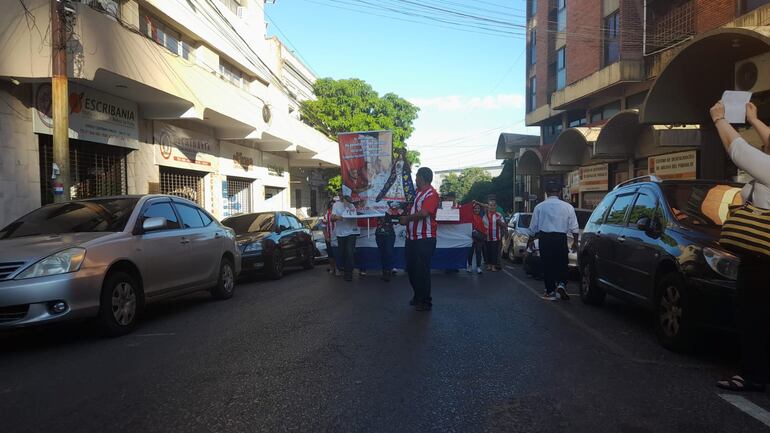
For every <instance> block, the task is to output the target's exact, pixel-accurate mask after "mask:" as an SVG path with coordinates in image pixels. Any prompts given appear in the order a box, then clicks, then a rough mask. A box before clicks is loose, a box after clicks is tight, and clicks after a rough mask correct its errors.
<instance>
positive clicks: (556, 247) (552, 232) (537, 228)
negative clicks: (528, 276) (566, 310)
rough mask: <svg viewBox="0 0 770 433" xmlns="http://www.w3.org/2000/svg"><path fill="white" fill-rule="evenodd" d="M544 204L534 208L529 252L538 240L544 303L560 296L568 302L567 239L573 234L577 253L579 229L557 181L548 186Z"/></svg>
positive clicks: (548, 183)
mask: <svg viewBox="0 0 770 433" xmlns="http://www.w3.org/2000/svg"><path fill="white" fill-rule="evenodd" d="M545 192H546V195H547V198H546V199H545V201H543V202H541V203H539V204H538V205H537V206H535V209H534V210H533V211H532V220H531V221H530V223H529V231H530V233H531V234H532V235H531V236H530V237H529V241H528V243H527V248H532V245H533V243H534V242H535V239H537V240H538V246H539V247H540V260H541V262H542V266H543V281H544V282H545V294H544V295H543V299H547V300H550V301H555V300H557V299H558V298H557V295H558V297H559V298H561V299H562V300H564V301H568V300H569V295H568V294H567V276H568V275H569V247H568V246H567V235H568V234H572V237H573V241H574V242H573V243H572V250H573V252H577V247H578V236H579V234H580V226H578V221H577V215H575V208H574V207H572V205H571V204H569V203H567V202H566V201H563V200H561V199H560V198H559V196H560V195H561V187H560V185H559V183H558V182H556V181H553V180H551V181H548V182H547V183H546V187H545Z"/></svg>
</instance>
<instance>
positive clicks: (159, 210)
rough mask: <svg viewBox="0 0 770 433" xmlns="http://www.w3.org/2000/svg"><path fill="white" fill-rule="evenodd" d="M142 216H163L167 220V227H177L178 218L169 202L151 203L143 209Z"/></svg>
mask: <svg viewBox="0 0 770 433" xmlns="http://www.w3.org/2000/svg"><path fill="white" fill-rule="evenodd" d="M144 218H145V219H147V218H165V219H166V221H168V225H166V228H167V229H178V228H179V220H178V219H177V217H176V214H175V213H174V209H173V208H172V207H171V203H169V202H162V203H153V204H151V205H150V207H149V208H147V210H146V211H144Z"/></svg>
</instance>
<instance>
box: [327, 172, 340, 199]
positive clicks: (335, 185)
mask: <svg viewBox="0 0 770 433" xmlns="http://www.w3.org/2000/svg"><path fill="white" fill-rule="evenodd" d="M341 189H342V175H340V174H338V175H336V176H333V177H331V178H329V181H328V182H326V191H328V192H329V195H332V196H335V195H337V194H339V193H340V190H341Z"/></svg>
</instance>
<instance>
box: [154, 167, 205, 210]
mask: <svg viewBox="0 0 770 433" xmlns="http://www.w3.org/2000/svg"><path fill="white" fill-rule="evenodd" d="M205 176H206V174H205V173H199V172H197V171H191V170H181V169H177V168H168V167H161V168H160V193H161V194H170V195H175V196H177V197H182V198H186V199H188V200H190V201H192V202H195V203H198V205H200V206H201V207H203V206H204V197H203V178H204V177H205Z"/></svg>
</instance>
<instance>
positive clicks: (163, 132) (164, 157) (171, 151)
mask: <svg viewBox="0 0 770 433" xmlns="http://www.w3.org/2000/svg"><path fill="white" fill-rule="evenodd" d="M153 140H154V141H155V146H154V147H155V163H156V164H158V165H163V166H167V167H176V168H184V169H188V170H198V171H216V169H217V157H216V156H214V155H216V154H217V153H218V152H217V146H218V144H217V140H216V138H214V137H211V136H208V135H206V134H202V133H200V132H196V131H190V130H188V129H183V128H179V127H177V126H173V125H169V124H167V123H162V122H155V127H154V131H153Z"/></svg>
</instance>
